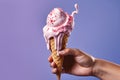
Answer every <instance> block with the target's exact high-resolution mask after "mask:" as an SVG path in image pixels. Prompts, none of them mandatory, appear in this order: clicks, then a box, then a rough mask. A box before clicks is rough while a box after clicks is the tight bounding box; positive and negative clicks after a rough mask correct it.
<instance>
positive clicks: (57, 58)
mask: <svg viewBox="0 0 120 80" xmlns="http://www.w3.org/2000/svg"><path fill="white" fill-rule="evenodd" d="M67 41H68V36H67V35H64V37H63V40H62V49H61V50H63V49H65V48H66V43H67ZM50 50H51V55H52V58H53V61H54V62H55V63H56V65H57V69H58V73H57V74H56V76H57V80H60V77H61V72H62V65H63V59H64V58H63V57H60V56H58V55H57V50H56V49H55V42H54V38H50Z"/></svg>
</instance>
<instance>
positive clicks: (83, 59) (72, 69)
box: [48, 48, 94, 76]
mask: <svg viewBox="0 0 120 80" xmlns="http://www.w3.org/2000/svg"><path fill="white" fill-rule="evenodd" d="M59 56H63V57H64V62H63V70H62V72H63V73H68V74H72V75H77V76H90V75H92V69H93V65H94V59H93V58H92V57H91V56H89V55H88V54H85V53H84V52H82V51H80V50H79V49H71V48H66V49H64V50H62V51H60V52H59ZM48 61H49V62H50V65H51V67H52V72H53V73H57V67H56V64H55V62H54V61H53V59H52V57H51V56H49V58H48Z"/></svg>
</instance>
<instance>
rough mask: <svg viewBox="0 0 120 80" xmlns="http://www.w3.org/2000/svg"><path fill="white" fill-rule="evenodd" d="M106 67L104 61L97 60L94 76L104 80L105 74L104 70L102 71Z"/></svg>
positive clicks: (94, 66)
mask: <svg viewBox="0 0 120 80" xmlns="http://www.w3.org/2000/svg"><path fill="white" fill-rule="evenodd" d="M104 65H105V64H104V61H102V60H100V59H95V62H94V65H93V68H92V76H95V77H98V78H100V79H102V78H103V76H104V73H105V72H104V69H102V68H103V67H104Z"/></svg>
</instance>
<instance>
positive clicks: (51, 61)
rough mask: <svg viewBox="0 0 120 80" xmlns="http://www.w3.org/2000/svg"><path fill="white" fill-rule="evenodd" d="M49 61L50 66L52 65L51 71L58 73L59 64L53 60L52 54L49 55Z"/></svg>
mask: <svg viewBox="0 0 120 80" xmlns="http://www.w3.org/2000/svg"><path fill="white" fill-rule="evenodd" d="M48 61H49V62H50V67H52V70H51V72H52V73H54V74H56V73H57V66H56V64H55V62H54V61H53V58H52V56H51V55H50V56H49V57H48Z"/></svg>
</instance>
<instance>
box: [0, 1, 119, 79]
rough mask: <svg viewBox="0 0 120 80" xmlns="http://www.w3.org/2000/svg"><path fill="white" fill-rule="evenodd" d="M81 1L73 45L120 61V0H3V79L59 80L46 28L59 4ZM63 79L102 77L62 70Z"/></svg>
mask: <svg viewBox="0 0 120 80" xmlns="http://www.w3.org/2000/svg"><path fill="white" fill-rule="evenodd" d="M75 3H78V5H79V14H77V15H75V28H74V30H73V31H72V34H71V36H70V38H69V41H68V46H67V47H70V48H78V49H81V50H83V51H85V52H86V53H88V54H90V55H92V56H94V57H97V58H102V59H105V60H108V61H111V62H114V63H117V64H120V31H119V30H120V0H0V80H56V76H55V75H54V74H52V73H51V68H50V65H49V63H48V60H47V58H48V56H49V55H50V51H48V50H47V48H46V43H45V40H44V38H43V32H42V28H43V27H44V26H45V24H46V17H47V15H48V13H49V12H50V11H51V10H52V9H53V8H55V7H60V8H62V9H63V10H64V11H65V12H67V13H69V14H71V12H72V11H73V10H75V8H74V4H75ZM61 80H99V79H98V78H95V77H91V76H89V77H83V76H73V75H68V74H62V79H61Z"/></svg>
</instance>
